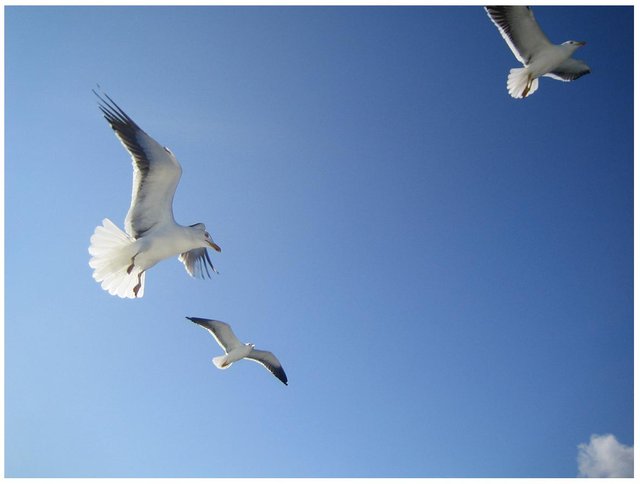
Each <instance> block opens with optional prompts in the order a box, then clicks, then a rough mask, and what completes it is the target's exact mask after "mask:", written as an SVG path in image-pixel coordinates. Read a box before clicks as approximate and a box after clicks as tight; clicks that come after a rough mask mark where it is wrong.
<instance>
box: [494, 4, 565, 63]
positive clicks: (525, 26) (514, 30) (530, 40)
mask: <svg viewBox="0 0 640 484" xmlns="http://www.w3.org/2000/svg"><path fill="white" fill-rule="evenodd" d="M484 9H485V10H486V12H487V14H488V15H489V18H490V19H491V20H492V21H493V23H494V24H495V26H496V27H498V30H499V31H500V34H501V35H502V38H503V39H504V40H505V41H506V42H507V45H508V46H509V48H510V49H511V52H513V55H515V56H516V59H518V60H519V61H520V62H522V63H523V64H524V65H525V66H526V65H527V64H529V62H531V58H532V57H533V56H534V55H535V54H537V53H538V52H540V51H541V50H544V49H546V48H548V47H550V46H551V45H553V44H551V42H550V41H549V39H548V38H547V36H546V35H545V34H544V32H543V31H542V30H541V29H540V26H539V25H538V22H536V19H535V18H534V17H533V12H532V11H531V8H530V7H524V6H517V7H484Z"/></svg>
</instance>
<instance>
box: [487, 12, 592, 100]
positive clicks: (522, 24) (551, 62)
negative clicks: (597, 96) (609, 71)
mask: <svg viewBox="0 0 640 484" xmlns="http://www.w3.org/2000/svg"><path fill="white" fill-rule="evenodd" d="M484 9H485V10H486V12H487V14H488V15H489V18H490V19H491V20H492V21H493V23H494V24H495V25H496V27H498V30H499V31H500V34H501V35H502V37H503V38H504V40H505V41H506V42H507V45H508V46H509V48H510V49H511V52H513V55H515V56H516V59H518V60H519V61H520V62H522V64H523V65H524V67H520V68H513V69H511V71H510V72H509V77H508V79H507V89H508V90H509V94H511V96H512V97H514V98H517V99H520V98H524V97H527V96H530V95H531V94H533V93H534V92H536V89H538V78H539V77H542V76H546V77H551V78H553V79H557V80H559V81H565V82H569V81H575V80H576V79H578V78H579V77H582V76H584V75H585V74H589V73H590V72H591V69H590V68H589V66H588V65H587V64H585V63H584V62H582V61H581V60H576V59H572V58H571V56H572V55H573V53H574V52H575V51H576V49H578V48H580V47H582V46H583V45H584V44H585V42H578V41H575V40H568V41H566V42H564V43H562V44H560V45H555V44H552V43H551V42H550V41H549V39H548V38H547V36H546V35H545V34H544V32H543V31H542V30H541V29H540V26H539V25H538V22H536V19H535V18H534V17H533V12H532V11H531V8H530V7H523V6H518V7H485V8H484Z"/></svg>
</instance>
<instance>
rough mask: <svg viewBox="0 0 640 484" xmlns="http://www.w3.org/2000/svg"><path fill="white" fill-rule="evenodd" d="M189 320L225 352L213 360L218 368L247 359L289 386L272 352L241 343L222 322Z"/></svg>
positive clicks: (225, 367)
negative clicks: (212, 338)
mask: <svg viewBox="0 0 640 484" xmlns="http://www.w3.org/2000/svg"><path fill="white" fill-rule="evenodd" d="M187 319H188V320H190V321H193V322H194V323H196V324H199V325H200V326H202V327H203V328H204V329H206V330H207V331H209V333H211V335H212V336H213V337H214V339H215V340H216V341H217V342H218V344H219V345H220V347H221V348H222V349H223V350H224V355H222V356H216V357H214V358H213V359H212V360H211V361H212V362H213V364H214V365H216V367H217V368H220V369H221V370H226V369H227V368H229V367H230V366H231V365H232V364H233V363H234V362H236V361H239V360H242V359H243V358H245V359H247V360H253V361H255V362H257V363H260V364H261V365H262V366H264V367H265V368H266V369H267V370H269V371H270V372H271V373H273V375H274V376H275V377H276V378H277V379H278V380H280V381H281V382H282V383H284V384H285V385H287V375H286V374H285V372H284V369H283V368H282V365H281V364H280V361H278V358H276V355H274V354H273V353H271V352H270V351H263V350H257V349H255V345H253V344H251V343H246V344H243V343H241V342H240V340H239V339H238V338H237V337H236V335H235V334H233V331H232V330H231V326H229V325H228V324H227V323H223V322H222V321H216V320H214V319H203V318H190V317H188V316H187Z"/></svg>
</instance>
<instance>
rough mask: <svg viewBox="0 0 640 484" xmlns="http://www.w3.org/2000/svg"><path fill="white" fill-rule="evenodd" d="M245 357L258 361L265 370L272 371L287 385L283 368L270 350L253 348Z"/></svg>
mask: <svg viewBox="0 0 640 484" xmlns="http://www.w3.org/2000/svg"><path fill="white" fill-rule="evenodd" d="M245 358H246V359H247V360H253V361H256V362H258V363H260V364H261V365H262V366H264V367H265V368H266V369H267V370H269V371H270V372H271V373H273V375H274V376H275V377H276V378H277V379H278V380H280V381H281V382H282V383H284V384H285V385H288V383H287V381H288V380H287V375H286V373H285V372H284V369H283V368H282V365H281V364H280V361H278V358H276V355H274V354H273V353H271V352H270V351H262V350H257V349H255V348H254V349H252V350H251V352H250V353H249V354H248V355H247V356H246V357H245Z"/></svg>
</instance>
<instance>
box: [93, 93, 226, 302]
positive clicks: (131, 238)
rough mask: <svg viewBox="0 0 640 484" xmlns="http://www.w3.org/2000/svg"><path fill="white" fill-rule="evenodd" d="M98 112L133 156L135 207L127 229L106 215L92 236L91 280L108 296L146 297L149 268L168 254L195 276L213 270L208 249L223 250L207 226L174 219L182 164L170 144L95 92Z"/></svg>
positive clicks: (108, 99) (127, 220) (133, 202)
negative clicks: (121, 227)
mask: <svg viewBox="0 0 640 484" xmlns="http://www.w3.org/2000/svg"><path fill="white" fill-rule="evenodd" d="M94 93H95V94H96V96H98V99H99V100H100V101H101V103H100V104H99V107H100V110H101V111H102V113H103V114H104V117H105V119H106V120H107V122H108V123H109V124H110V125H111V128H112V129H113V130H114V132H115V134H116V136H117V137H118V139H119V140H120V141H121V142H122V144H123V146H124V147H125V148H126V149H127V151H129V153H130V154H131V158H132V160H133V189H132V195H131V206H130V207H129V212H128V213H127V217H126V219H125V230H126V233H125V232H123V231H122V230H120V229H119V228H118V227H117V226H116V225H115V224H114V223H113V222H111V220H109V219H108V218H105V219H104V220H103V221H102V225H99V226H98V227H96V229H95V231H94V233H93V235H92V236H91V245H90V247H89V253H90V254H91V255H92V258H91V260H90V261H89V266H90V267H91V268H93V269H94V271H93V278H94V279H95V280H96V281H97V282H100V283H101V286H102V288H103V289H105V290H106V291H109V293H110V294H113V295H116V296H119V297H123V298H138V297H142V296H143V295H144V280H145V272H146V271H147V269H150V268H151V267H153V266H154V265H156V264H157V263H158V262H160V261H161V260H163V259H166V258H168V257H173V256H176V255H179V260H180V262H182V263H183V264H184V266H185V269H186V270H187V272H188V273H189V275H191V276H192V277H204V274H205V271H206V274H207V275H209V269H208V267H207V265H208V266H209V267H211V269H212V270H213V271H214V272H215V269H214V267H213V265H212V264H211V259H210V258H209V254H208V253H207V249H206V248H207V247H211V248H212V249H214V250H216V251H218V252H220V247H218V245H217V244H215V242H213V240H212V239H211V236H210V235H209V233H208V232H207V230H206V227H205V225H204V224H201V223H197V224H194V225H190V226H188V227H185V226H182V225H178V224H177V223H176V221H175V219H174V218H173V208H172V206H173V195H174V193H175V191H176V188H177V186H178V182H179V181H180V176H181V175H182V167H181V166H180V163H179V162H178V160H177V159H176V157H175V156H174V155H173V153H172V152H171V151H170V150H169V149H168V148H166V147H164V146H162V145H160V144H159V143H158V142H157V141H155V140H154V139H153V138H151V137H150V136H149V135H148V134H147V133H145V132H144V131H143V130H142V129H141V128H140V127H139V126H138V125H137V124H136V123H135V122H134V121H133V120H132V119H131V118H130V117H129V116H127V114H126V113H125V112H124V111H123V110H122V109H120V107H119V106H118V105H117V104H116V103H115V102H114V101H113V100H112V99H111V98H110V97H109V96H107V95H106V94H105V97H106V100H105V99H104V98H102V97H101V96H100V95H99V94H98V93H96V92H95V91H94Z"/></svg>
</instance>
